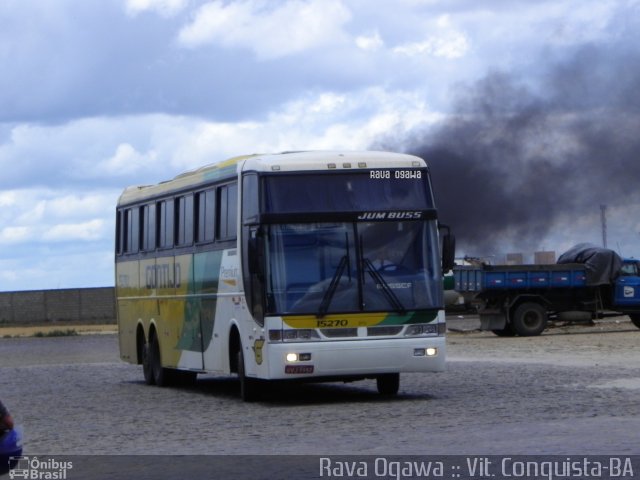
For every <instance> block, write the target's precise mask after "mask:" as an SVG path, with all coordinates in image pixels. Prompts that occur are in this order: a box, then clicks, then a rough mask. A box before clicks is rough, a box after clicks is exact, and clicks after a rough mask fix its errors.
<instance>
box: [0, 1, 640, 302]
mask: <svg viewBox="0 0 640 480" xmlns="http://www.w3.org/2000/svg"><path fill="white" fill-rule="evenodd" d="M638 23H640V2H639V1H632V0H629V1H611V0H609V1H607V0H595V1H592V0H566V1H557V0H536V1H533V0H532V1H525V0H511V1H506V0H493V1H482V0H394V1H393V2H390V1H387V0H279V1H276V0H268V1H267V0H237V1H222V0H213V1H211V0H210V1H207V0H44V1H43V0H2V1H1V2H0V72H1V73H0V172H1V173H0V291H13V290H31V289H49V288H78V287H97V286H110V285H113V282H114V274H113V245H114V238H113V237H114V230H115V228H114V218H115V204H116V202H117V198H118V196H119V194H120V193H121V192H122V190H123V189H124V188H125V187H126V186H129V185H137V184H152V183H157V182H159V181H162V180H166V179H170V178H173V177H174V176H176V175H177V174H179V173H181V172H183V171H185V170H189V169H192V168H196V167H198V166H202V165H205V164H209V163H213V162H217V161H220V160H224V159H226V158H229V157H232V156H236V155H241V154H247V153H257V152H279V151H287V150H310V149H313V150H316V149H318V150H334V149H340V150H342V149H346V150H361V149H372V148H375V149H386V150H392V151H402V152H409V153H417V154H421V155H424V157H425V159H426V160H427V162H428V163H430V164H431V166H432V171H433V182H434V189H435V191H436V194H437V195H438V196H437V197H436V202H437V204H438V207H439V208H440V210H441V217H440V218H441V220H442V221H443V222H445V223H447V220H448V219H449V220H450V221H449V223H451V224H452V227H453V228H454V231H455V230H456V229H457V231H458V232H459V233H458V234H457V237H458V245H459V253H461V254H470V255H478V256H481V255H494V254H496V252H507V251H524V252H532V251H535V250H555V251H557V252H558V253H560V252H562V250H563V249H567V248H569V247H570V246H572V245H573V244H575V243H579V242H583V241H588V242H593V243H597V244H602V229H601V209H600V205H602V204H606V205H607V217H606V220H607V235H608V237H607V238H608V244H609V246H610V247H612V248H615V249H617V250H619V251H621V252H622V253H623V254H624V255H627V256H632V255H637V256H640V219H639V218H638V215H637V212H638V208H637V207H638V206H640V198H639V195H638V194H636V193H635V188H634V187H635V185H636V184H637V183H638V181H640V171H639V170H638V169H639V168H640V167H639V165H640V156H636V147H638V142H640V140H638V139H636V138H635V137H636V136H638V137H640V136H639V135H637V133H638V127H640V122H639V121H638V118H640V116H639V115H638V114H639V110H640V101H638V99H637V98H636V95H635V92H637V90H636V89H635V87H636V86H639V87H640V83H638V78H640V76H639V75H638V73H637V72H636V71H635V69H638V68H640V66H637V65H640V62H638V60H639V59H640V55H638V51H639V49H640V41H639V40H640V38H638V37H639V36H640V33H639V32H640V28H638V27H639V26H640V25H638ZM636 45H638V47H637V46H636ZM638 153H639V154H640V148H639V149H638ZM585 159H588V161H587V160H585ZM536 179H537V180H536ZM540 179H542V180H540ZM566 185H569V188H566V189H565V187H566ZM551 187H553V190H555V191H557V190H558V189H564V190H566V192H565V193H564V194H563V195H561V196H559V197H555V196H553V195H551V196H550V193H549V190H550V188H551ZM601 191H602V192H606V193H603V194H600V192H601ZM522 192H524V194H523V193H522ZM493 194H497V196H496V195H493ZM578 197H579V198H578ZM534 204H535V205H537V206H538V208H537V210H536V211H535V212H533V213H532V212H531V211H530V209H529V208H527V207H529V206H531V205H534ZM514 206H519V208H515V209H514V208H510V207H514ZM487 226H488V227H490V228H487ZM496 233H498V235H496Z"/></svg>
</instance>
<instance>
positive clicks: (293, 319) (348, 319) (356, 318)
mask: <svg viewBox="0 0 640 480" xmlns="http://www.w3.org/2000/svg"><path fill="white" fill-rule="evenodd" d="M387 316H388V313H349V314H338V315H325V316H324V317H322V318H318V317H316V316H315V315H292V316H286V317H282V320H283V322H284V323H285V324H286V325H288V326H289V327H292V328H341V327H342V328H356V327H371V326H373V325H378V324H379V323H381V322H383V321H384V319H385V318H387Z"/></svg>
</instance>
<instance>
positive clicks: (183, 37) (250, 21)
mask: <svg viewBox="0 0 640 480" xmlns="http://www.w3.org/2000/svg"><path fill="white" fill-rule="evenodd" d="M350 18H351V14H350V12H349V10H348V9H347V8H346V7H345V6H344V5H343V4H342V3H341V2H340V1H339V0H307V1H302V0H289V1H286V2H268V1H266V0H239V1H235V2H230V3H225V2H222V1H213V2H210V3H207V4H206V5H203V6H202V7H200V9H199V10H198V12H197V13H196V15H195V17H194V19H193V21H192V22H191V23H190V24H189V25H187V26H185V27H184V28H183V29H182V30H181V31H180V34H179V36H178V41H179V43H180V44H181V45H183V46H186V47H198V46H201V45H204V44H218V45H222V46H224V47H232V48H233V47H239V48H247V49H250V50H252V51H253V52H254V53H255V54H256V55H257V56H258V58H260V59H273V58H278V57H284V56H287V55H292V54H295V53H299V52H302V51H305V50H308V49H311V48H316V47H320V46H323V45H327V44H331V43H335V42H336V41H338V40H340V39H341V38H343V37H344V33H343V32H342V26H343V25H344V24H345V23H346V22H347V21H349V19H350Z"/></svg>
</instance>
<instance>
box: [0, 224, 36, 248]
mask: <svg viewBox="0 0 640 480" xmlns="http://www.w3.org/2000/svg"><path fill="white" fill-rule="evenodd" d="M31 236H32V229H31V228H29V227H4V228H3V229H1V230H0V245H1V244H4V245H7V244H9V245H10V244H14V243H22V242H24V241H28V240H31Z"/></svg>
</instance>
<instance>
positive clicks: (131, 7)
mask: <svg viewBox="0 0 640 480" xmlns="http://www.w3.org/2000/svg"><path fill="white" fill-rule="evenodd" d="M186 5H187V0H126V2H125V9H126V12H127V14H128V15H131V16H135V15H138V14H139V13H142V12H146V11H152V12H156V13H158V14H159V15H161V16H164V17H170V16H172V15H175V14H176V13H178V12H180V11H181V10H182V9H184V7H185V6H186Z"/></svg>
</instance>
